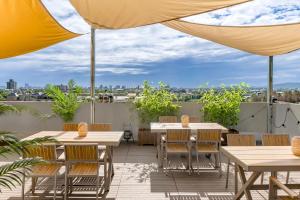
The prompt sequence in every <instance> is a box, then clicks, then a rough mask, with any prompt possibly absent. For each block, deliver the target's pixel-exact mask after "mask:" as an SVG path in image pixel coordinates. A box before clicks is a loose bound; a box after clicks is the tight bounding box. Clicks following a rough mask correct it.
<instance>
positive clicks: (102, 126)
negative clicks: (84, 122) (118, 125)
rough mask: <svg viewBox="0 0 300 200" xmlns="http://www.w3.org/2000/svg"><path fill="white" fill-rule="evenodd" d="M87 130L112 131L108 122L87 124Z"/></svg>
mask: <svg viewBox="0 0 300 200" xmlns="http://www.w3.org/2000/svg"><path fill="white" fill-rule="evenodd" d="M89 131H112V125H111V124H108V123H97V124H89Z"/></svg>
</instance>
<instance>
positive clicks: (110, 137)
mask: <svg viewBox="0 0 300 200" xmlns="http://www.w3.org/2000/svg"><path fill="white" fill-rule="evenodd" d="M123 133H124V132H122V131H101V132H88V134H87V136H86V137H79V136H78V132H76V131H75V132H73V131H41V132H38V133H36V134H34V135H31V136H29V137H26V138H24V139H23V140H29V139H34V138H38V137H45V136H52V137H54V138H55V139H56V140H57V141H58V142H59V143H97V144H99V145H107V146H119V144H120V141H121V139H122V136H123Z"/></svg>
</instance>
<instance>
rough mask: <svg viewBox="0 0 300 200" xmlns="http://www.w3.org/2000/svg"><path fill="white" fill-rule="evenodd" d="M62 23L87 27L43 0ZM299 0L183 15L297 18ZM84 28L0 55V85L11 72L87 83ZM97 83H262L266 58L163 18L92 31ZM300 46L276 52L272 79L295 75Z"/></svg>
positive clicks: (211, 19)
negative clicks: (46, 44)
mask: <svg viewBox="0 0 300 200" xmlns="http://www.w3.org/2000/svg"><path fill="white" fill-rule="evenodd" d="M43 3H44V4H45V6H46V7H47V8H48V9H49V11H50V13H51V14H52V15H53V16H54V17H55V18H56V19H57V20H58V21H59V22H60V23H61V24H62V25H63V26H65V27H66V28H68V29H70V30H71V31H74V32H78V33H88V32H89V31H90V30H89V29H90V28H89V26H88V25H87V24H86V23H85V22H84V21H83V19H81V17H79V16H78V14H77V13H75V11H74V9H73V8H72V6H71V5H70V4H69V2H68V1H67V0H63V1H59V2H55V1H50V0H44V1H43ZM299 17H300V2H299V1H298V2H295V1H292V0H282V1H276V0H257V1H253V2H248V3H245V4H241V5H238V6H233V7H231V8H226V9H222V10H218V11H215V12H211V13H206V14H201V15H197V16H194V17H189V18H187V19H186V20H189V21H193V22H197V23H207V24H218V25H269V24H283V23H293V22H299V21H300V20H299ZM89 37H90V35H89V34H86V35H83V36H81V37H79V38H76V39H73V40H70V41H66V42H63V43H61V44H58V45H55V46H52V47H50V48H47V49H44V50H41V51H38V52H34V53H30V54H27V55H23V56H19V57H15V58H10V59H3V60H0V68H1V73H0V86H2V85H3V86H4V85H5V83H6V82H7V80H8V79H10V78H11V79H15V80H17V82H18V84H19V85H25V83H29V84H30V85H32V86H38V87H43V86H44V85H46V84H47V83H52V84H66V83H67V81H68V80H69V79H74V80H75V81H76V82H77V83H78V84H79V85H82V86H84V87H88V86H89V83H90V81H89V77H90V74H89V61H90V59H89V44H90V43H89ZM96 39H97V45H96V63H97V65H96V67H97V68H96V85H97V86H99V85H100V84H103V85H126V86H127V87H134V86H137V85H141V84H142V83H143V81H144V80H149V81H150V82H152V83H154V84H156V83H157V82H159V81H163V82H166V83H167V84H170V85H171V86H174V87H193V88H195V87H198V86H200V85H202V84H204V83H209V84H210V85H212V86H219V85H220V84H221V83H224V84H226V85H230V84H237V83H239V82H246V83H248V84H250V85H251V86H259V87H266V85H267V73H268V71H267V69H268V58H267V57H263V56H255V55H251V54H248V53H244V52H241V51H238V50H235V49H232V48H227V47H224V46H222V45H219V44H215V43H212V42H208V41H206V40H202V39H199V38H196V37H193V36H189V35H186V34H183V33H180V32H178V31H175V30H172V29H170V28H167V27H164V26H162V25H159V24H158V25H151V26H145V27H140V28H134V29H126V30H116V31H110V30H97V35H96ZM299 60H300V52H299V51H296V52H292V53H290V54H287V55H282V56H276V57H275V58H274V83H275V84H278V83H285V82H298V77H299V76H300V68H299V67H300V66H299Z"/></svg>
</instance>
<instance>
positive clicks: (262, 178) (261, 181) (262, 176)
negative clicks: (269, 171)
mask: <svg viewBox="0 0 300 200" xmlns="http://www.w3.org/2000/svg"><path fill="white" fill-rule="evenodd" d="M264 175H265V173H264V172H263V173H261V180H260V184H261V185H262V184H264Z"/></svg>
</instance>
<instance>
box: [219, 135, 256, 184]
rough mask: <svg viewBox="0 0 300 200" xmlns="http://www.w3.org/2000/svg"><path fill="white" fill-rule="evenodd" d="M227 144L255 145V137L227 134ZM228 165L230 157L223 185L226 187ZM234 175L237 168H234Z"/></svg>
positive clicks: (228, 164) (229, 163)
mask: <svg viewBox="0 0 300 200" xmlns="http://www.w3.org/2000/svg"><path fill="white" fill-rule="evenodd" d="M227 145H228V146H256V139H255V136H254V135H240V134H227ZM230 165H231V162H230V159H228V163H227V172H226V185H225V187H226V188H228V179H229V166H230ZM235 177H237V170H235Z"/></svg>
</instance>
